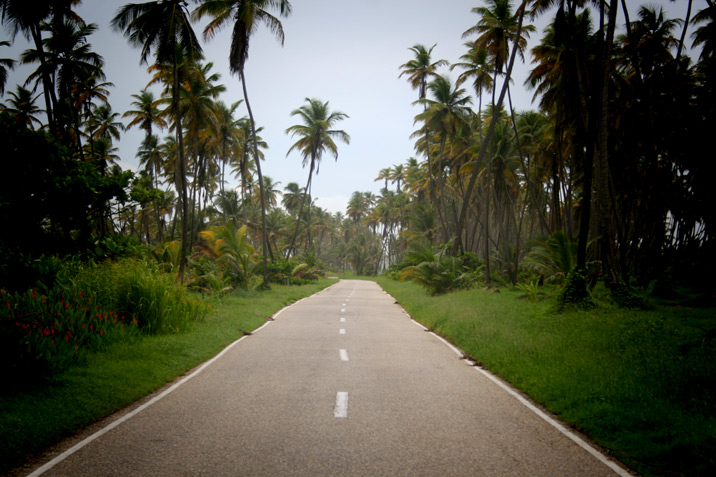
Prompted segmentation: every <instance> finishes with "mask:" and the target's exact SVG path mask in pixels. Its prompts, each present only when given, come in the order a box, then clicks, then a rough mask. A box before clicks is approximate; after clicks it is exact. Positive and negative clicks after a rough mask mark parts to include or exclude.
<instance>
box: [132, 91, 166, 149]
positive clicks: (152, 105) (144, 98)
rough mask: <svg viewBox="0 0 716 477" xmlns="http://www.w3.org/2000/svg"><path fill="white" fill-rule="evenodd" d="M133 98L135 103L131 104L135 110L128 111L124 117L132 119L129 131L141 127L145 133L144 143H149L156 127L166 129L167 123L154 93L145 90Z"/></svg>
mask: <svg viewBox="0 0 716 477" xmlns="http://www.w3.org/2000/svg"><path fill="white" fill-rule="evenodd" d="M132 98H134V101H132V102H131V103H130V104H131V106H133V107H134V108H135V109H130V110H128V111H126V112H125V113H124V114H123V115H122V117H123V118H132V120H131V121H130V122H129V124H127V129H131V128H133V127H134V126H137V127H139V129H141V130H143V131H144V134H145V135H144V142H145V143H147V142H149V140H150V138H151V137H152V135H153V130H154V126H158V127H159V128H160V129H164V128H165V127H167V122H166V121H165V120H164V118H162V117H161V116H160V114H159V108H158V107H157V101H156V100H155V99H154V93H152V92H151V91H147V90H146V89H143V90H142V91H140V92H139V94H133V95H132Z"/></svg>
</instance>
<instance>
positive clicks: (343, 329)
mask: <svg viewBox="0 0 716 477" xmlns="http://www.w3.org/2000/svg"><path fill="white" fill-rule="evenodd" d="M338 334H341V335H345V334H346V329H345V328H341V329H340V330H338Z"/></svg>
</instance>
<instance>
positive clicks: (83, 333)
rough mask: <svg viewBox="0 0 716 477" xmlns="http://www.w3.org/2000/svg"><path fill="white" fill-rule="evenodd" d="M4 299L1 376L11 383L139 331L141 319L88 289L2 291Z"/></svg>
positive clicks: (60, 366)
mask: <svg viewBox="0 0 716 477" xmlns="http://www.w3.org/2000/svg"><path fill="white" fill-rule="evenodd" d="M0 298H1V299H2V301H3V302H4V304H3V306H2V311H0V356H1V357H2V358H1V359H0V375H2V377H3V379H7V380H9V381H11V382H16V381H19V380H23V381H31V380H33V379H35V378H48V377H50V376H52V375H53V374H55V373H56V372H59V371H62V370H63V369H65V368H66V367H67V366H69V365H70V364H72V363H73V362H75V361H77V360H78V359H79V358H80V357H81V356H82V354H83V353H84V352H85V351H96V350H99V349H101V348H102V347H103V346H104V345H105V344H106V343H108V342H113V341H118V340H122V339H127V338H130V337H132V336H134V335H135V334H136V330H137V325H138V323H137V320H136V318H130V317H128V316H127V315H123V314H120V313H117V311H115V310H113V309H112V308H107V307H105V306H103V305H101V304H100V303H99V302H98V301H97V300H95V299H94V297H93V296H92V294H91V293H86V292H84V291H83V290H80V291H79V292H77V293H75V292H73V291H69V290H65V289H62V288H53V289H52V290H50V291H49V292H48V293H47V294H43V293H41V292H39V291H38V290H36V289H30V290H28V291H26V292H24V293H19V292H14V293H10V292H7V291H5V290H0Z"/></svg>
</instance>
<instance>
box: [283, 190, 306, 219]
mask: <svg viewBox="0 0 716 477" xmlns="http://www.w3.org/2000/svg"><path fill="white" fill-rule="evenodd" d="M282 195H283V197H282V198H281V204H283V207H284V208H285V209H286V211H287V212H288V213H289V214H291V215H292V216H294V217H297V216H298V210H299V209H300V208H301V205H303V199H304V195H305V190H304V189H302V188H301V186H299V185H298V182H289V183H288V184H286V187H284V188H283V194H282Z"/></svg>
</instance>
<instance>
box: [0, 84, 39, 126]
mask: <svg viewBox="0 0 716 477" xmlns="http://www.w3.org/2000/svg"><path fill="white" fill-rule="evenodd" d="M8 94H9V96H10V99H9V100H8V104H6V105H3V106H2V109H3V110H4V111H7V112H8V113H10V114H12V115H13V117H14V118H15V121H17V122H18V123H21V124H26V125H27V127H29V128H30V129H33V130H34V129H35V128H34V126H33V123H36V124H37V125H38V126H40V127H41V126H42V122H41V121H40V120H39V119H37V117H36V116H35V115H36V114H37V113H40V112H42V110H41V109H40V108H38V107H37V105H35V101H36V100H37V98H39V97H40V95H35V94H34V93H33V92H32V91H30V90H29V89H25V88H23V87H22V86H20V85H17V86H15V91H10V93H8Z"/></svg>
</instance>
